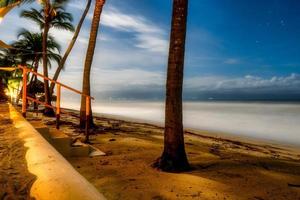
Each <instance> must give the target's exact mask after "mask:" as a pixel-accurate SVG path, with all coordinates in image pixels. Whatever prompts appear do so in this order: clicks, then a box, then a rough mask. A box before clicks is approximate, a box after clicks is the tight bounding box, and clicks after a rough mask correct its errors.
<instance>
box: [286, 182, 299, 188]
mask: <svg viewBox="0 0 300 200" xmlns="http://www.w3.org/2000/svg"><path fill="white" fill-rule="evenodd" d="M288 186H289V187H297V188H300V184H293V183H288Z"/></svg>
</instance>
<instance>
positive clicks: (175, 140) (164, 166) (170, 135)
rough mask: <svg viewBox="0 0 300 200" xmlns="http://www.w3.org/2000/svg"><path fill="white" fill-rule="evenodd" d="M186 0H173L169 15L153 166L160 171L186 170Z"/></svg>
mask: <svg viewBox="0 0 300 200" xmlns="http://www.w3.org/2000/svg"><path fill="white" fill-rule="evenodd" d="M187 11H188V0H173V15H172V27H171V38H170V47H169V48H170V49H169V61H168V73H167V85H166V90H167V91H166V108H165V132H164V151H163V153H162V155H161V157H160V158H159V159H158V160H157V162H156V163H155V164H154V166H156V167H158V168H159V169H161V170H163V171H170V172H178V171H184V170H188V169H189V163H188V160H187V156H186V152H185V148H184V135H183V123H182V83H183V71H184V70H183V69H184V54H185V39H186V23H187V13H188V12H187Z"/></svg>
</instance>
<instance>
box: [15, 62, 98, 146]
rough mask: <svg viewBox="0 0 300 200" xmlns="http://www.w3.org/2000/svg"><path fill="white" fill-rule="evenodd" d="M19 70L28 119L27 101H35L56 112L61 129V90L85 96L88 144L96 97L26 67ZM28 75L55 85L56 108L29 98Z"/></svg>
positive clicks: (57, 122)
mask: <svg viewBox="0 0 300 200" xmlns="http://www.w3.org/2000/svg"><path fill="white" fill-rule="evenodd" d="M17 68H18V69H21V70H23V93H22V115H23V116H24V117H26V110H27V100H29V101H33V102H35V103H38V104H42V105H44V106H45V107H49V108H52V109H54V110H55V111H56V128H57V129H59V126H60V114H61V107H60V100H61V88H62V87H63V88H66V89H68V90H70V91H72V92H75V93H77V94H79V95H81V96H84V97H85V98H86V108H85V111H86V113H85V117H86V122H85V136H86V139H85V140H86V142H88V141H89V129H90V117H91V100H94V97H91V96H89V95H86V94H83V93H82V92H80V91H79V90H76V89H74V88H71V87H69V86H67V85H65V84H63V83H60V82H58V81H55V80H53V79H50V78H48V77H45V76H44V75H42V74H40V73H38V72H35V71H33V70H32V69H29V68H27V67H25V66H21V65H19V66H18V67H17ZM28 73H32V74H34V75H36V76H38V77H41V78H43V79H44V80H48V81H50V82H52V83H55V85H56V106H52V105H49V104H47V103H45V102H42V101H39V100H38V99H34V98H32V97H29V96H28V95H27V80H28Z"/></svg>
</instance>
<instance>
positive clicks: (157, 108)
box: [64, 101, 300, 146]
mask: <svg viewBox="0 0 300 200" xmlns="http://www.w3.org/2000/svg"><path fill="white" fill-rule="evenodd" d="M64 106H65V107H68V108H73V109H78V108H79V106H78V104H76V103H75V104H73V103H72V104H71V103H68V104H64ZM93 112H96V113H101V114H109V115H118V116H122V117H127V118H132V119H138V120H143V121H147V122H153V123H158V124H163V122H164V103H163V102H141V101H138V102H137V101H134V102H101V103H100V102H99V103H97V102H96V103H94V104H93ZM184 126H185V128H192V129H199V130H208V131H221V132H224V133H230V134H232V135H238V136H247V137H252V138H257V139H266V140H273V141H277V142H278V143H290V144H294V145H297V146H300V104H299V103H298V104H297V103H278V102H277V103H271V102H264V103H259V102H251V103H245V102H244V103H243V102H186V103H184Z"/></svg>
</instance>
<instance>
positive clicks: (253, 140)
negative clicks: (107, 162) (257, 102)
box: [63, 108, 300, 152]
mask: <svg viewBox="0 0 300 200" xmlns="http://www.w3.org/2000/svg"><path fill="white" fill-rule="evenodd" d="M63 110H67V111H68V112H74V113H76V114H79V110H75V109H69V108H63ZM93 116H95V117H103V118H109V119H113V120H119V121H125V122H131V123H140V124H147V125H151V126H156V127H158V128H161V129H164V123H158V122H154V121H151V120H144V119H137V118H132V117H126V116H121V115H113V114H103V113H96V112H94V113H93ZM184 131H185V133H187V132H191V133H192V134H196V135H199V136H208V137H212V138H218V139H224V140H232V141H240V142H243V143H250V144H258V145H271V146H278V147H284V148H288V149H290V150H295V151H299V152H300V145H298V144H294V143H288V142H281V143H280V141H277V140H272V139H269V140H268V139H264V138H257V137H250V136H245V135H239V134H238V133H237V134H234V133H229V132H222V131H215V130H204V129H196V128H189V127H187V128H184Z"/></svg>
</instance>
